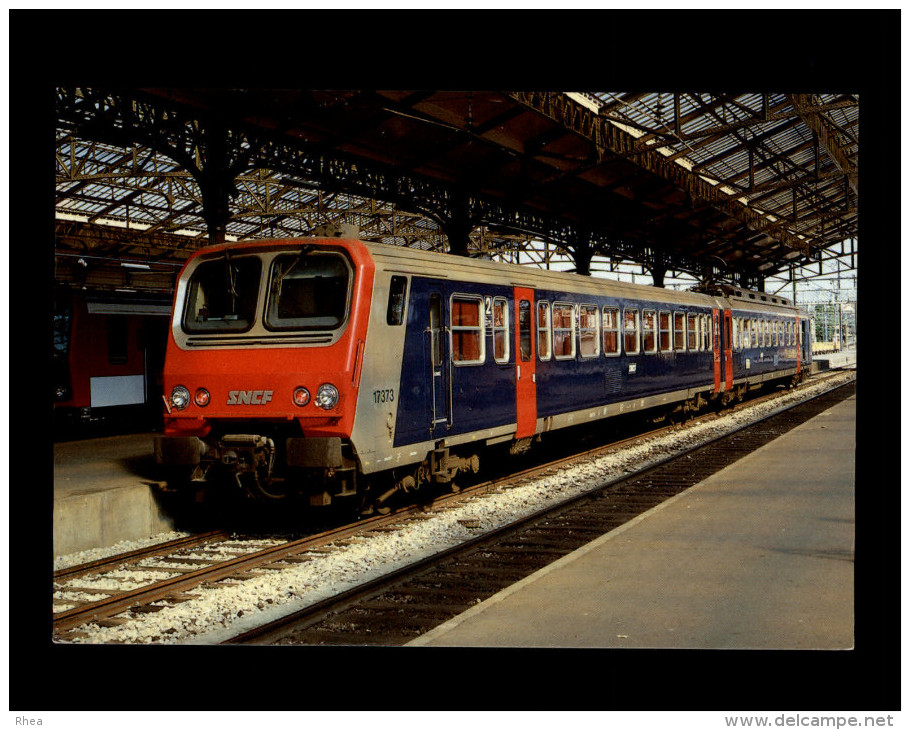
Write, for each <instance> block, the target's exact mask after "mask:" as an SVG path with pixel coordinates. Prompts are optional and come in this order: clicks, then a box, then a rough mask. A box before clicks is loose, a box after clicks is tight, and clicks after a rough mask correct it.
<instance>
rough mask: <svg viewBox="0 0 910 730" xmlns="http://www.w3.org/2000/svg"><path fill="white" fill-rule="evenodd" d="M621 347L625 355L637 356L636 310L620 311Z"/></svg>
mask: <svg viewBox="0 0 910 730" xmlns="http://www.w3.org/2000/svg"><path fill="white" fill-rule="evenodd" d="M622 346H623V350H625V353H626V354H627V355H637V354H638V310H637V309H624V310H623V311H622Z"/></svg>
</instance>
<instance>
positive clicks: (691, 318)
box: [686, 313, 698, 352]
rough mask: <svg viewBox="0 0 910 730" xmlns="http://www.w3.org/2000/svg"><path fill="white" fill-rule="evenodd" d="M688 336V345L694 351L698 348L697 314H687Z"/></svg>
mask: <svg viewBox="0 0 910 730" xmlns="http://www.w3.org/2000/svg"><path fill="white" fill-rule="evenodd" d="M686 337H687V338H688V342H687V345H686V346H687V347H688V348H689V350H691V351H692V352H695V351H696V350H698V316H697V315H695V314H691V313H690V314H687V315H686Z"/></svg>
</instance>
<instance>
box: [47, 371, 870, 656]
mask: <svg viewBox="0 0 910 730" xmlns="http://www.w3.org/2000/svg"><path fill="white" fill-rule="evenodd" d="M854 378H855V374H854V373H853V372H844V373H841V374H839V375H837V376H835V378H834V379H833V380H831V381H827V382H825V383H818V384H815V385H813V386H809V387H808V388H805V389H803V390H801V391H799V393H786V394H784V395H782V396H781V397H780V398H779V399H775V400H774V401H773V402H772V403H764V404H760V405H755V406H750V407H745V408H742V409H741V410H738V411H737V412H736V413H730V414H727V415H724V416H722V417H720V418H718V419H715V420H711V421H709V422H706V423H701V424H697V425H691V426H685V425H684V426H679V427H677V428H676V429H674V430H673V431H672V432H671V433H669V434H667V435H664V436H662V437H660V438H653V439H651V440H649V441H647V442H645V443H643V444H641V445H640V446H637V447H634V448H627V449H623V450H622V452H621V453H619V454H613V455H609V456H603V457H599V458H593V459H591V460H589V461H588V462H586V463H583V464H580V465H576V466H573V467H571V468H566V469H560V470H558V471H557V472H556V473H554V474H549V475H545V476H542V477H539V478H537V479H534V480H533V481H529V482H527V483H524V484H521V485H520V486H515V487H513V488H510V489H504V490H502V491H500V492H498V493H493V494H488V495H485V496H480V497H475V498H472V499H469V500H468V501H467V502H465V503H463V504H461V505H459V506H456V507H452V508H447V509H445V510H444V511H442V512H440V513H439V514H437V515H434V516H432V517H429V518H426V519H421V520H414V521H411V522H407V521H403V522H402V525H401V527H400V528H399V529H397V530H394V531H388V532H383V533H378V534H371V535H369V536H365V537H363V538H362V539H358V540H354V541H347V542H346V544H345V545H344V546H343V547H340V548H339V549H338V550H335V551H332V552H329V553H318V554H316V553H314V554H313V557H312V559H311V560H309V561H308V562H306V563H300V564H296V565H290V566H288V567H287V568H285V569H284V570H281V571H276V570H262V571H259V574H257V572H256V571H253V574H254V575H256V577H254V578H251V579H249V580H245V581H238V582H231V583H229V582H223V583H221V584H218V585H215V586H200V587H197V588H194V589H193V590H192V594H194V595H197V596H198V598H195V599H193V600H190V601H186V602H184V603H181V604H178V605H176V606H170V607H168V608H165V609H163V610H161V611H159V612H157V613H146V614H141V615H139V616H137V617H136V619H135V620H131V621H130V622H129V623H127V624H124V625H122V626H115V627H109V628H101V627H97V626H91V625H90V626H85V627H81V628H80V631H82V632H83V633H84V636H82V637H79V638H74V639H73V642H74V643H108V642H122V643H131V644H132V643H138V644H214V643H219V642H221V641H224V640H226V639H229V638H231V637H232V636H235V635H237V634H239V633H242V632H244V631H246V630H248V629H250V628H253V627H255V626H257V625H259V624H261V623H263V622H265V621H269V620H274V619H276V618H279V617H281V616H283V615H286V614H289V613H293V612H294V611H297V610H299V609H301V608H303V607H304V606H306V605H309V604H312V603H315V602H317V601H319V600H322V599H324V598H327V597H329V596H331V595H333V594H335V593H337V592H340V591H343V590H345V589H347V588H350V587H352V586H354V585H357V584H360V583H363V582H366V581H368V580H371V579H372V578H375V577H378V576H379V575H382V574H384V573H387V572H389V571H391V570H394V569H396V568H399V567H402V566H405V565H407V564H409V563H411V562H413V561H415V560H418V559H421V558H424V557H427V556H429V555H432V554H434V553H437V552H439V551H441V550H444V549H446V548H449V547H451V546H453V545H456V544H458V543H460V542H463V541H464V540H465V539H468V538H471V537H475V536H476V535H477V534H478V533H480V532H481V531H486V530H491V529H494V528H497V527H499V526H501V525H502V524H505V523H506V522H509V521H512V520H514V519H516V518H518V517H521V516H524V515H527V514H530V513H531V512H534V511H537V510H540V509H543V508H544V507H546V506H549V505H552V504H555V503H557V502H559V501H563V500H565V499H568V498H570V497H573V496H576V495H578V494H581V493H583V492H585V491H588V490H590V489H592V488H593V487H594V486H596V485H597V484H599V483H603V482H605V481H607V480H611V479H615V478H617V477H620V476H622V475H623V474H624V473H626V472H627V471H631V470H633V469H636V468H639V467H641V466H643V465H645V464H647V463H650V462H653V461H657V460H659V459H662V458H664V457H666V456H667V455H669V454H671V453H673V452H676V451H683V450H686V449H689V448H691V447H693V446H695V445H697V444H699V443H702V442H704V441H708V440H710V439H712V438H714V437H716V436H718V435H720V434H722V433H725V432H727V431H731V430H734V429H736V428H738V427H740V426H742V425H745V424H747V423H750V422H752V421H755V420H757V419H758V418H761V417H764V416H766V415H768V414H769V413H771V412H774V411H777V410H781V409H782V408H783V407H785V406H787V405H789V404H791V403H793V402H794V401H796V400H803V399H805V398H806V397H807V395H808V394H814V393H815V392H819V391H822V390H828V389H830V388H831V387H833V385H834V384H840V383H843V382H846V381H847V380H852V379H854ZM173 537H176V535H169V536H156V538H152V540H154V541H158V542H161V541H164V540H165V539H172V538H173ZM140 544H149V541H147V540H146V541H141V543H134V544H130V545H126V544H121V545H120V546H117V547H118V549H119V550H120V551H121V552H123V551H127V550H131V549H135V547H136V546H139V545H140ZM107 552H108V551H96V550H92V551H87V552H86V553H78V554H77V555H76V556H61V557H60V558H58V559H57V561H55V567H57V564H58V563H59V564H60V565H63V564H66V565H72V564H75V563H79V562H84V561H86V560H94V559H97V558H98V557H101V556H102V555H101V554H103V553H107ZM115 552H116V551H115ZM87 553H88V554H91V555H92V557H85V556H86V555H87ZM164 565H167V567H174V564H173V563H167V564H164ZM123 572H124V573H125V574H130V575H124V576H123V577H124V578H129V579H134V578H135V577H136V573H135V571H123ZM140 575H141V574H140ZM162 575H163V573H159V574H158V575H157V576H156V577H157V578H159V579H160V578H161V576H162ZM112 582H116V583H117V584H118V585H117V587H119V588H121V589H122V588H124V587H126V586H125V584H124V582H123V581H112ZM103 585H105V584H104V583H100V584H97V583H92V587H102V586H103ZM82 587H85V586H82Z"/></svg>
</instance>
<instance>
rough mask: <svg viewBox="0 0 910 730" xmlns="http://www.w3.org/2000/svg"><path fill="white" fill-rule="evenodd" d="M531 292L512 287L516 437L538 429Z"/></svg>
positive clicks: (530, 433)
mask: <svg viewBox="0 0 910 730" xmlns="http://www.w3.org/2000/svg"><path fill="white" fill-rule="evenodd" d="M533 302H534V291H533V289H523V288H519V287H515V322H516V327H515V410H516V421H517V424H518V428H517V430H516V431H515V438H516V439H520V438H527V437H528V436H533V435H534V432H535V431H536V430H537V372H536V367H535V359H534V336H533V332H534V321H533V315H532V311H533V308H534V307H533Z"/></svg>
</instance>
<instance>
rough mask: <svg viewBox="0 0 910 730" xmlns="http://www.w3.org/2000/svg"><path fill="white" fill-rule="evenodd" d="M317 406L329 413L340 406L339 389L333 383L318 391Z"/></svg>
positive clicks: (322, 386) (323, 386)
mask: <svg viewBox="0 0 910 730" xmlns="http://www.w3.org/2000/svg"><path fill="white" fill-rule="evenodd" d="M316 405H317V406H319V407H320V408H323V409H325V410H327V411H330V410H332V409H333V408H334V407H335V406H337V405H338V388H336V387H335V386H334V385H332V384H331V383H323V384H322V385H320V386H319V390H317V391H316Z"/></svg>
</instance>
